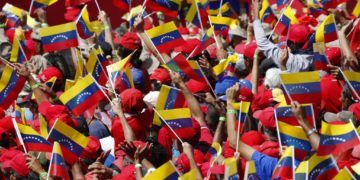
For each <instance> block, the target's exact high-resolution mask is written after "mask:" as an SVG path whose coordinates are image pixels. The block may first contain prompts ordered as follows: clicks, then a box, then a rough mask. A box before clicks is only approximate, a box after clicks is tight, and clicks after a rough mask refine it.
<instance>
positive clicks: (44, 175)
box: [39, 172, 47, 179]
mask: <svg viewBox="0 0 360 180" xmlns="http://www.w3.org/2000/svg"><path fill="white" fill-rule="evenodd" d="M39 177H40V179H46V178H47V172H41V173H40V174H39Z"/></svg>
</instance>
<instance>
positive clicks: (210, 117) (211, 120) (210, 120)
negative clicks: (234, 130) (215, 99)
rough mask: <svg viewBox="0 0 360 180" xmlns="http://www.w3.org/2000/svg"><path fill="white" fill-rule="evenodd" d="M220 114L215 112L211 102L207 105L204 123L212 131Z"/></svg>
mask: <svg viewBox="0 0 360 180" xmlns="http://www.w3.org/2000/svg"><path fill="white" fill-rule="evenodd" d="M219 117H220V114H219V113H218V112H217V110H216V109H215V107H214V106H213V105H211V104H208V105H207V113H206V124H207V125H208V126H209V128H210V129H211V130H212V131H215V130H216V127H217V124H218V122H219Z"/></svg>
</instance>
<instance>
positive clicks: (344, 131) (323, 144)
mask: <svg viewBox="0 0 360 180" xmlns="http://www.w3.org/2000/svg"><path fill="white" fill-rule="evenodd" d="M358 144H360V140H359V137H358V135H357V132H356V129H355V128H354V126H353V124H352V122H348V123H344V124H329V123H326V122H325V121H322V124H321V131H320V143H319V148H318V151H317V154H318V155H319V156H324V155H329V154H331V153H332V154H339V153H341V152H345V151H346V150H348V149H351V148H353V147H354V146H356V145H358Z"/></svg>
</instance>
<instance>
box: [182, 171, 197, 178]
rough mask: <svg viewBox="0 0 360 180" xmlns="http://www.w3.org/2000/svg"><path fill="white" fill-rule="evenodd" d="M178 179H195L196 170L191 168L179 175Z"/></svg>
mask: <svg viewBox="0 0 360 180" xmlns="http://www.w3.org/2000/svg"><path fill="white" fill-rule="evenodd" d="M179 180H196V170H195V169H191V170H190V171H189V172H187V173H185V174H183V175H182V176H180V177H179Z"/></svg>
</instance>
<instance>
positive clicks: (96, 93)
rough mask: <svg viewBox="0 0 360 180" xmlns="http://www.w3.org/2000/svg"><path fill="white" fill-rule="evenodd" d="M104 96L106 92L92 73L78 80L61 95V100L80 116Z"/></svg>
mask: <svg viewBox="0 0 360 180" xmlns="http://www.w3.org/2000/svg"><path fill="white" fill-rule="evenodd" d="M103 98H104V94H103V92H102V90H101V89H100V87H99V85H98V84H97V83H96V82H95V81H94V79H93V77H92V76H91V74H89V75H86V76H85V77H84V78H83V79H80V80H78V81H77V82H76V84H75V85H74V86H73V87H71V88H70V89H69V90H67V91H65V92H64V93H63V94H62V95H61V96H60V97H59V99H60V101H61V102H62V103H63V104H65V106H66V107H67V108H69V109H70V110H71V111H72V112H73V113H74V115H76V116H80V115H81V114H82V113H83V112H84V111H86V110H87V109H89V108H90V107H92V105H94V104H95V103H98V102H99V101H101V100H102V99H103Z"/></svg>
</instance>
